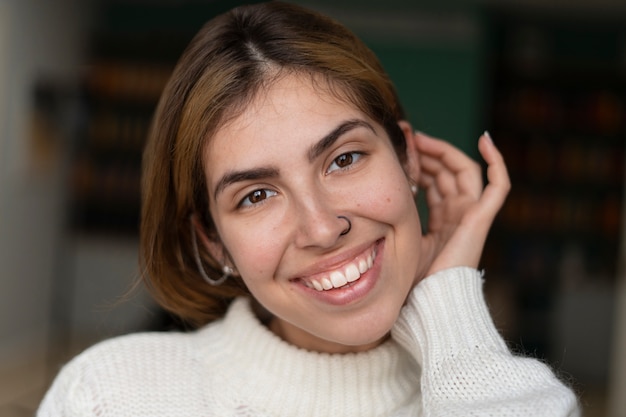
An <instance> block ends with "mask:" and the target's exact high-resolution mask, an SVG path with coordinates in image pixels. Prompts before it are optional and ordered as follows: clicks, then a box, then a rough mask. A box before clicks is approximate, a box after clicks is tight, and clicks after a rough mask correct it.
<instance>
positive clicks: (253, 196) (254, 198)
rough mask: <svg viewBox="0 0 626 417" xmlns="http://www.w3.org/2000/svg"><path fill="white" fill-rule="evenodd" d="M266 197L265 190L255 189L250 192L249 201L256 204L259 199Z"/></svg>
mask: <svg viewBox="0 0 626 417" xmlns="http://www.w3.org/2000/svg"><path fill="white" fill-rule="evenodd" d="M266 198H267V193H266V192H265V190H256V191H255V192H253V193H252V194H250V202H251V203H252V204H256V203H258V202H259V201H262V200H265V199H266Z"/></svg>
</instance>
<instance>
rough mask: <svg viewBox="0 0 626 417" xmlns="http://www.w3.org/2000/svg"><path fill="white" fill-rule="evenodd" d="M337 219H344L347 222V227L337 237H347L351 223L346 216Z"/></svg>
mask: <svg viewBox="0 0 626 417" xmlns="http://www.w3.org/2000/svg"><path fill="white" fill-rule="evenodd" d="M337 218H338V219H344V220H345V221H347V222H348V227H346V228H345V229H344V230H343V231H342V232H341V233H340V234H339V236H343V235H347V234H348V233H350V230H352V222H351V221H350V219H349V218H347V217H346V216H337Z"/></svg>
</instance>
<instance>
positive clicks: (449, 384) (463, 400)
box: [392, 267, 580, 417]
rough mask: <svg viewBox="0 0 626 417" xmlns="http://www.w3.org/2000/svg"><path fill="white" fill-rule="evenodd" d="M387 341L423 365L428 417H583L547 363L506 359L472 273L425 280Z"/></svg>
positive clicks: (462, 269) (451, 271) (477, 278)
mask: <svg viewBox="0 0 626 417" xmlns="http://www.w3.org/2000/svg"><path fill="white" fill-rule="evenodd" d="M392 335H393V337H394V339H396V340H397V341H398V343H400V344H401V345H402V346H403V347H404V348H405V349H407V350H408V351H409V352H410V353H411V354H412V355H413V356H414V357H415V358H416V360H417V361H418V363H419V364H420V365H421V366H422V376H421V389H422V398H421V401H422V407H423V410H424V415H425V416H515V417H518V416H520V417H521V416H532V417H540V416H550V417H556V416H578V415H580V412H579V409H578V405H577V400H576V397H575V395H574V394H573V392H572V391H571V390H569V389H568V388H567V387H566V386H565V385H563V383H561V382H560V381H559V380H558V378H557V377H556V376H555V375H554V374H553V373H552V371H551V370H550V369H549V368H548V367H547V366H546V365H545V364H543V363H541V362H539V361H538V360H536V359H531V358H524V357H518V356H514V355H512V354H511V353H510V352H509V350H508V348H507V346H506V344H505V343H504V340H503V339H502V337H501V336H500V335H499V333H498V331H497V330H496V328H495V326H494V324H493V321H492V319H491V317H490V315H489V311H488V309H487V306H486V304H485V300H484V296H483V291H482V277H481V274H480V272H478V271H477V270H475V269H472V268H466V267H459V268H451V269H448V270H444V271H441V272H438V273H436V274H434V275H432V276H430V277H427V278H425V279H424V280H423V281H422V282H421V283H420V284H419V285H417V286H416V287H415V288H414V290H413V291H412V292H411V294H410V295H409V298H408V300H407V304H406V306H404V307H403V310H402V312H401V314H400V317H399V319H398V321H397V322H396V324H395V326H394V328H393V329H392Z"/></svg>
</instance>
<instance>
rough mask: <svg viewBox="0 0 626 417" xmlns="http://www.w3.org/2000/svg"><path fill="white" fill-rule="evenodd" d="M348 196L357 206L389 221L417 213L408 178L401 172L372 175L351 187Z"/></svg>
mask: <svg viewBox="0 0 626 417" xmlns="http://www.w3.org/2000/svg"><path fill="white" fill-rule="evenodd" d="M348 198H349V200H348V201H352V202H353V204H354V205H355V208H357V209H360V210H367V211H369V212H371V213H372V214H377V215H378V216H380V217H381V219H382V218H385V219H388V220H389V221H393V219H398V218H404V217H405V216H407V215H408V214H413V213H415V214H416V213H417V209H416V206H415V203H414V201H413V198H412V195H411V194H410V191H409V188H408V183H407V180H406V178H405V176H404V175H403V174H402V173H401V172H400V173H397V172H389V173H388V174H385V175H375V176H370V177H369V178H368V179H364V180H363V181H360V182H359V183H358V184H354V185H353V186H352V187H350V192H349V197H348Z"/></svg>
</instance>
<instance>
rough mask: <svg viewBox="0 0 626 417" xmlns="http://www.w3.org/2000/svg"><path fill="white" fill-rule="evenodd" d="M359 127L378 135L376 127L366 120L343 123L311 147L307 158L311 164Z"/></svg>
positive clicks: (352, 120)
mask: <svg viewBox="0 0 626 417" xmlns="http://www.w3.org/2000/svg"><path fill="white" fill-rule="evenodd" d="M357 127H365V128H367V129H369V130H371V131H372V132H373V133H374V134H376V130H374V127H373V126H372V125H371V124H369V123H367V122H366V121H365V120H361V119H351V120H347V121H345V122H343V123H341V124H340V125H339V126H337V127H336V128H334V129H333V130H332V131H331V132H330V133H328V134H327V135H326V136H324V137H323V138H322V139H321V140H320V141H318V142H317V143H316V144H314V145H313V146H311V148H310V149H309V151H308V152H307V156H308V158H309V162H313V160H315V159H316V158H317V157H318V156H320V155H321V154H322V153H324V151H326V149H328V148H330V147H331V146H332V145H333V143H335V142H336V141H337V139H339V138H340V137H341V136H342V135H344V134H345V133H347V132H349V131H351V130H353V129H356V128H357Z"/></svg>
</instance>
